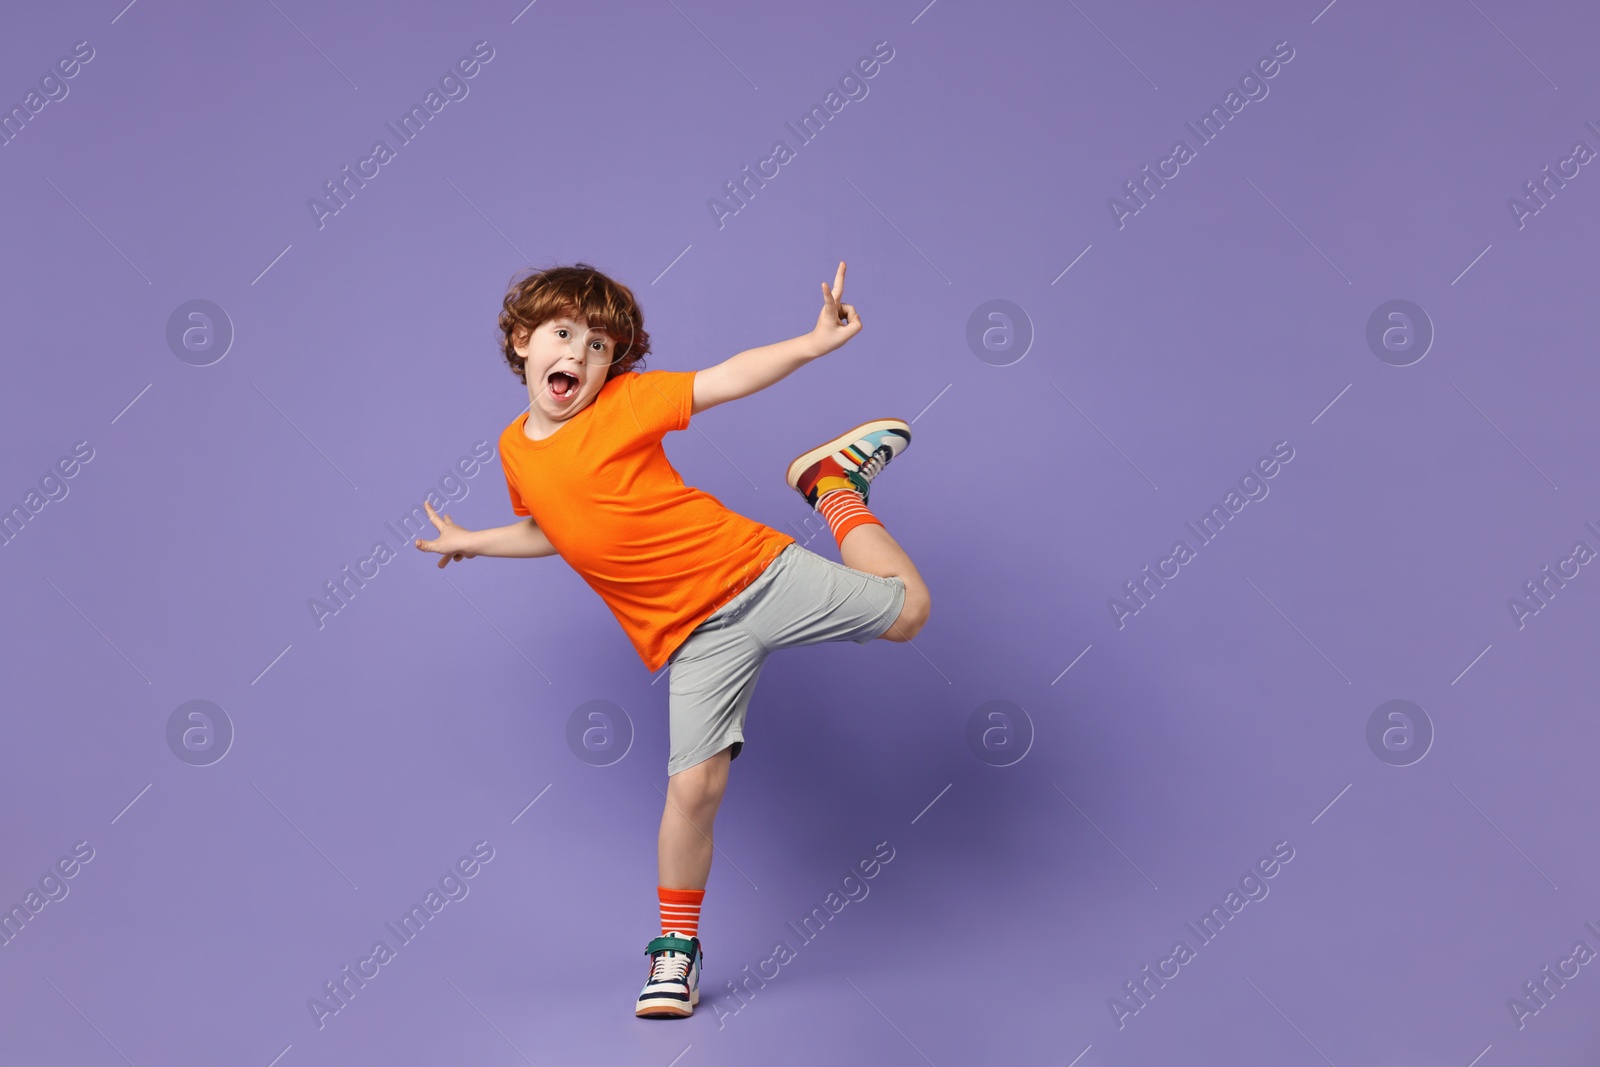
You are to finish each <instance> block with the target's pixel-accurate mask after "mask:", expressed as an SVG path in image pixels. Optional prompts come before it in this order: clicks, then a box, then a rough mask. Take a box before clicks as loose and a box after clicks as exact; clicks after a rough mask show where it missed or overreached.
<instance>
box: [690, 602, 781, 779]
mask: <svg viewBox="0 0 1600 1067" xmlns="http://www.w3.org/2000/svg"><path fill="white" fill-rule="evenodd" d="M766 658H767V652H766V649H764V648H763V647H762V646H761V644H760V642H758V641H756V640H755V639H754V638H753V637H751V636H750V634H749V633H748V632H746V631H745V629H744V628H743V627H742V626H740V625H738V624H732V625H727V626H723V627H722V628H720V629H716V630H710V631H700V630H697V631H695V632H694V633H692V634H690V635H689V638H688V639H687V640H686V641H685V642H684V644H683V646H682V647H681V648H680V649H679V650H678V651H677V652H675V653H674V654H673V656H672V660H671V663H672V666H671V667H670V668H669V670H670V671H671V674H670V676H669V679H668V682H667V715H668V721H667V726H668V729H667V733H668V738H669V749H670V752H669V755H668V757H667V774H668V775H673V774H677V773H678V772H679V771H683V770H687V769H688V768H690V767H693V766H695V765H697V764H699V763H702V762H704V761H705V760H707V759H709V758H710V757H712V756H714V755H716V754H717V753H718V752H721V751H722V750H723V749H725V748H730V747H731V748H732V751H731V752H730V753H729V754H728V755H729V758H730V759H733V758H737V757H738V755H739V751H740V749H742V748H743V747H744V720H745V715H746V713H747V712H748V711H749V709H750V697H751V695H752V694H753V693H754V692H755V686H756V679H757V678H759V677H760V676H761V668H762V666H763V665H764V663H765V662H766Z"/></svg>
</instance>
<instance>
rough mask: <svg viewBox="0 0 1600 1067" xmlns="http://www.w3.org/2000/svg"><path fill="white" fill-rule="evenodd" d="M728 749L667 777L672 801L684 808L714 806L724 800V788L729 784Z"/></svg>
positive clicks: (668, 790)
mask: <svg viewBox="0 0 1600 1067" xmlns="http://www.w3.org/2000/svg"><path fill="white" fill-rule="evenodd" d="M725 753H726V750H724V751H723V752H719V753H717V754H716V755H715V756H712V757H711V758H710V759H707V760H703V761H701V762H700V763H697V764H695V765H694V766H693V767H686V768H684V769H683V770H681V771H679V772H678V773H677V774H674V775H673V776H672V777H671V778H669V779H667V793H668V796H669V797H670V799H671V800H672V802H673V803H674V804H676V805H678V806H679V807H681V808H684V809H686V810H687V809H703V808H707V807H711V808H714V807H716V806H717V805H718V804H720V803H721V802H722V793H723V790H724V789H726V788H727V785H728V757H727V755H726V754H725Z"/></svg>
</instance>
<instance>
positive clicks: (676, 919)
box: [656, 885, 706, 937]
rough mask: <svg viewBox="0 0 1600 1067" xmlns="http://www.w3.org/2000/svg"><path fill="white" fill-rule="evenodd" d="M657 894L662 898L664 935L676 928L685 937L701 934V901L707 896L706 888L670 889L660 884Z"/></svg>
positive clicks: (662, 931)
mask: <svg viewBox="0 0 1600 1067" xmlns="http://www.w3.org/2000/svg"><path fill="white" fill-rule="evenodd" d="M656 895H657V896H659V897H660V898H661V934H662V936H663V937H665V936H666V935H667V934H669V933H671V932H672V931H674V930H676V931H677V932H678V933H680V934H682V935H683V936H685V937H697V936H699V934H700V902H701V901H702V900H704V899H705V896H706V891H705V890H704V889H668V888H667V887H666V886H664V885H658V886H656Z"/></svg>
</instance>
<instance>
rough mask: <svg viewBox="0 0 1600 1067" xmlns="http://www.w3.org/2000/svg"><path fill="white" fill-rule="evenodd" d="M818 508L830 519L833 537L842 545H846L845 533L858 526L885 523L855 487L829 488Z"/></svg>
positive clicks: (825, 517) (818, 503)
mask: <svg viewBox="0 0 1600 1067" xmlns="http://www.w3.org/2000/svg"><path fill="white" fill-rule="evenodd" d="M817 510H818V511H819V512H821V513H822V517H823V518H824V519H827V520H828V528H829V529H831V530H832V531H833V538H834V540H835V541H838V542H839V544H840V546H841V547H842V546H843V545H844V535H845V534H847V533H849V532H850V531H851V530H854V529H855V528H856V527H857V526H865V525H866V524H868V523H876V524H877V525H879V526H882V525H883V523H881V522H878V517H877V516H876V515H874V514H873V513H872V512H870V511H868V510H867V505H866V504H864V503H862V502H861V494H860V493H857V492H856V491H855V490H854V489H832V490H829V491H828V492H826V493H824V494H823V495H822V497H821V499H819V500H818V501H817Z"/></svg>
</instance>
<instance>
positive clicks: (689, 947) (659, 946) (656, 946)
mask: <svg viewBox="0 0 1600 1067" xmlns="http://www.w3.org/2000/svg"><path fill="white" fill-rule="evenodd" d="M699 946H700V943H699V941H698V940H694V941H685V940H684V939H683V938H681V937H658V938H656V939H655V940H654V941H652V942H650V943H649V944H648V945H646V946H645V947H644V951H645V955H647V956H652V955H654V954H656V953H657V952H682V953H684V954H685V955H689V956H692V955H694V953H695V950H696V949H698V948H699Z"/></svg>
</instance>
